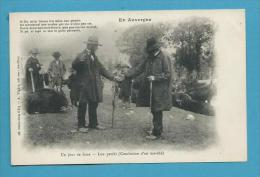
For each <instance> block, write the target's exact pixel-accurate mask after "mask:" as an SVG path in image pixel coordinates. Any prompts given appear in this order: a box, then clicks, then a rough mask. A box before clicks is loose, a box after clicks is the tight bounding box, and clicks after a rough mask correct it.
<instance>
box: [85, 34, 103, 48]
mask: <svg viewBox="0 0 260 177" xmlns="http://www.w3.org/2000/svg"><path fill="white" fill-rule="evenodd" d="M85 43H86V44H94V45H99V46H102V45H101V44H100V43H98V37H97V36H89V37H88V41H87V42H85Z"/></svg>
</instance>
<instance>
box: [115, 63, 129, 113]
mask: <svg viewBox="0 0 260 177" xmlns="http://www.w3.org/2000/svg"><path fill="white" fill-rule="evenodd" d="M128 70H129V66H128V65H122V66H121V72H122V74H126V73H127V72H128ZM120 77H122V76H120ZM118 86H119V89H120V91H119V99H121V100H122V103H123V108H124V109H129V108H130V95H131V80H130V79H125V80H123V81H122V82H119V84H118Z"/></svg>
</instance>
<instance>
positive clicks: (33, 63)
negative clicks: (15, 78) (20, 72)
mask: <svg viewBox="0 0 260 177" xmlns="http://www.w3.org/2000/svg"><path fill="white" fill-rule="evenodd" d="M39 53H40V52H39V50H38V49H37V48H33V49H32V50H31V51H30V55H31V56H30V57H29V58H28V60H27V61H26V64H25V71H26V74H25V78H26V82H25V84H26V90H27V91H29V92H35V91H37V90H39V89H41V88H43V84H42V79H41V78H40V70H41V64H40V62H39V60H38V58H37V55H38V54H39Z"/></svg>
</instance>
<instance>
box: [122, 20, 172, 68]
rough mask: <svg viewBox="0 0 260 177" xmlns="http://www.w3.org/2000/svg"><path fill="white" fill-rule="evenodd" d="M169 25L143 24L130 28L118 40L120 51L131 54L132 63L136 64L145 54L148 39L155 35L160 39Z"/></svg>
mask: <svg viewBox="0 0 260 177" xmlns="http://www.w3.org/2000/svg"><path fill="white" fill-rule="evenodd" d="M168 29H169V25H167V24H163V23H156V24H141V25H136V26H133V27H130V28H128V29H127V30H126V31H125V32H124V33H123V34H122V35H121V36H120V38H119V39H118V40H117V46H118V48H119V50H120V52H122V53H125V54H127V55H129V56H130V61H129V62H130V64H131V65H132V66H136V65H137V64H138V63H139V62H140V60H142V59H143V58H144V57H145V55H146V52H145V47H146V40H147V39H148V38H149V37H155V38H157V39H158V40H160V39H161V38H162V37H163V36H164V34H165V32H166V31H167V30H168Z"/></svg>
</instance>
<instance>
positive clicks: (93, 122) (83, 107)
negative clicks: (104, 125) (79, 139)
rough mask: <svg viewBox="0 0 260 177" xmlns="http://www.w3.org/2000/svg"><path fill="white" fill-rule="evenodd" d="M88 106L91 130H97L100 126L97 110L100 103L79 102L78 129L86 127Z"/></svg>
mask: <svg viewBox="0 0 260 177" xmlns="http://www.w3.org/2000/svg"><path fill="white" fill-rule="evenodd" d="M87 106H88V118H89V125H88V127H89V128H95V127H96V126H97V125H98V120H97V108H98V102H79V106H78V128H82V127H85V124H86V119H85V117H86V111H87Z"/></svg>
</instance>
